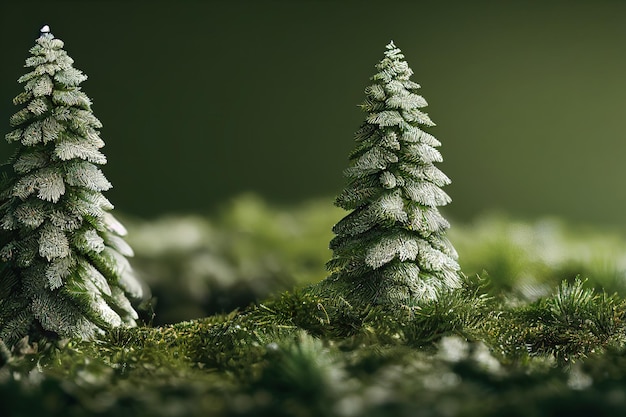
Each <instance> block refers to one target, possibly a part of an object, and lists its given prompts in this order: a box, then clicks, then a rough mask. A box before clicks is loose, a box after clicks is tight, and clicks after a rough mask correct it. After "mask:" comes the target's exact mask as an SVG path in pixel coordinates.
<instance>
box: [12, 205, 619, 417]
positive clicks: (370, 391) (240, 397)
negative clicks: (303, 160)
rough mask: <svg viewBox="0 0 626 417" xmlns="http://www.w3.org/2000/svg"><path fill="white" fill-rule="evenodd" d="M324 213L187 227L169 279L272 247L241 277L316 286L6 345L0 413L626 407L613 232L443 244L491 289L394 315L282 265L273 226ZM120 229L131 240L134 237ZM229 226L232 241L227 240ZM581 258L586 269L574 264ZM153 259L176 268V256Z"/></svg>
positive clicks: (539, 226) (175, 222) (481, 225)
mask: <svg viewBox="0 0 626 417" xmlns="http://www.w3.org/2000/svg"><path fill="white" fill-rule="evenodd" d="M233 204H239V203H233ZM325 206H326V205H322V204H320V205H319V207H318V209H316V210H311V209H310V207H313V206H308V207H306V208H305V206H302V207H300V208H297V209H295V210H294V211H293V213H292V214H288V213H289V212H288V210H287V209H279V210H272V209H271V208H270V207H269V206H267V205H265V204H258V205H257V206H256V207H257V209H258V210H260V211H261V214H259V216H257V218H262V219H264V220H263V221H255V222H252V223H251V222H250V221H247V222H246V223H245V224H246V226H245V227H243V225H242V223H241V222H240V221H239V220H237V221H235V220H233V218H230V220H229V221H226V219H227V217H228V216H226V215H224V217H219V216H217V217H216V218H218V219H219V220H217V221H216V220H213V221H212V222H210V223H209V222H208V221H206V220H204V219H202V218H199V217H198V218H195V219H194V224H196V225H198V224H199V225H204V226H203V227H206V229H203V230H205V231H206V230H212V231H213V232H211V233H209V232H207V233H206V234H205V235H203V236H204V238H203V239H206V240H202V243H197V245H196V246H194V247H193V248H189V249H188V250H185V249H183V248H179V249H177V250H178V255H177V257H176V259H175V263H176V265H183V264H184V263H185V262H189V263H195V262H196V261H197V258H203V257H204V256H206V254H208V253H212V254H215V256H216V257H219V258H220V259H221V260H222V262H224V264H228V262H237V263H238V262H240V260H242V259H243V258H241V257H240V256H239V255H237V256H230V257H229V256H222V255H225V254H228V253H229V250H230V249H233V250H236V249H234V248H235V246H237V245H234V242H240V243H242V246H244V247H246V246H247V247H252V246H254V245H253V244H252V242H256V241H260V240H263V241H264V242H265V245H264V246H263V250H259V251H258V252H254V253H252V252H251V253H250V254H249V259H248V267H250V268H253V269H254V268H257V270H258V271H263V274H265V275H267V276H270V275H271V274H270V272H269V270H268V269H265V270H263V268H264V266H267V263H266V260H267V259H268V257H271V254H272V253H280V254H282V256H283V257H284V258H277V259H283V260H284V262H283V261H281V262H280V263H281V265H282V269H281V271H283V272H285V271H302V272H303V274H302V276H309V277H310V279H308V282H307V285H302V284H301V285H297V286H296V287H295V289H293V286H294V283H295V282H296V279H295V278H294V279H293V280H292V281H289V280H288V281H285V282H284V283H283V288H284V289H287V288H291V289H289V291H285V290H283V291H282V292H279V293H278V294H279V295H276V296H273V297H268V296H263V295H262V294H263V292H259V293H257V294H256V295H255V298H256V297H258V300H259V301H254V302H252V303H249V302H247V305H240V306H239V307H238V308H234V309H233V311H232V312H229V313H225V314H213V315H209V316H207V317H206V318H202V319H197V320H187V321H184V322H180V323H176V324H169V325H161V326H157V325H153V324H144V325H143V326H139V327H137V328H130V329H115V330H112V331H110V332H108V333H106V334H105V335H103V336H102V337H100V338H98V339H97V340H96V341H93V342H81V341H78V340H66V341H65V342H64V343H62V344H47V343H45V342H43V341H40V342H39V343H38V344H34V343H32V342H31V343H29V342H28V341H27V340H24V341H22V342H21V343H19V344H18V345H17V346H16V347H15V348H14V349H13V351H10V352H9V351H8V350H7V349H2V347H1V346H0V357H1V358H3V361H4V365H3V366H2V367H1V368H0V401H1V402H2V404H3V406H4V405H6V408H7V409H8V410H10V411H9V412H8V414H7V415H8V416H11V417H12V416H24V415H46V416H64V417H66V416H71V417H86V416H94V415H95V416H133V417H137V416H138V417H143V416H146V417H147V416H168V417H169V416H177V415H180V416H203V417H205V416H264V415H268V416H269V415H271V416H283V415H284V416H287V415H289V416H320V415H324V416H338V417H343V416H346V417H350V416H357V415H358V416H366V417H369V416H386V415H420V414H428V415H433V416H451V415H452V416H528V415H535V416H552V415H560V414H562V413H564V412H570V413H571V414H572V415H580V413H579V411H581V412H589V413H590V414H588V415H599V416H602V415H607V416H608V415H619V413H621V410H623V408H624V407H626V398H625V397H624V396H623V395H622V394H621V392H622V386H623V384H624V383H625V382H626V360H625V359H624V358H626V344H625V343H624V334H626V328H625V327H626V326H625V325H624V315H625V314H626V302H625V301H624V300H625V299H624V294H626V291H624V290H623V287H620V284H619V282H620V281H619V280H618V279H617V278H619V277H620V276H621V277H622V278H623V274H622V275H620V272H619V268H618V265H619V263H618V261H619V259H618V258H617V257H616V256H613V255H611V254H612V253H618V252H619V250H618V249H619V248H623V247H624V246H626V244H625V242H624V241H622V240H619V239H617V238H616V237H615V235H614V234H606V235H605V234H603V233H602V232H599V231H586V232H577V233H573V232H572V231H571V230H575V229H571V228H568V227H566V225H564V224H561V223H557V224H556V226H555V223H553V222H550V223H546V222H537V223H522V222H513V221H509V220H506V219H502V218H499V219H491V220H484V221H481V222H477V223H475V224H473V225H456V226H455V227H454V228H453V229H454V230H455V232H454V233H453V234H452V235H451V238H452V239H453V242H454V244H455V246H456V247H457V248H458V249H459V251H462V252H463V253H464V257H463V259H464V262H466V265H468V266H467V267H465V266H464V268H465V269H466V271H468V272H470V271H472V270H473V269H477V268H479V267H480V266H481V265H482V266H484V268H485V269H487V270H488V271H489V274H481V275H484V276H485V277H487V276H488V278H485V279H481V278H478V277H477V276H476V275H472V276H469V277H465V278H464V279H463V282H462V285H461V288H458V289H454V290H449V291H442V292H441V294H440V295H439V296H438V297H437V301H432V300H431V301H428V300H423V299H419V300H408V302H406V303H404V304H402V305H401V306H397V307H395V308H388V307H385V306H384V305H378V306H372V305H369V304H365V303H359V302H358V300H356V301H355V300H350V299H346V298H345V297H342V296H340V292H339V291H340V290H339V289H338V288H336V287H334V286H326V284H324V281H320V282H318V283H313V281H319V278H321V277H320V276H319V275H323V274H324V271H323V268H321V267H320V265H321V264H322V263H323V259H324V257H325V256H327V251H324V252H322V251H319V253H318V252H316V253H314V254H311V255H310V257H309V259H312V258H313V257H314V258H316V259H317V258H319V259H320V260H321V261H320V265H317V266H310V267H309V268H310V269H308V270H307V269H306V268H307V266H306V265H307V264H308V261H307V262H304V263H299V262H298V257H299V256H300V255H299V251H295V250H293V251H291V252H290V251H288V250H285V251H282V249H283V247H284V246H289V245H290V238H289V236H288V234H287V232H285V234H284V235H281V234H280V233H279V232H278V230H280V228H279V227H276V228H275V227H274V226H275V225H277V224H278V223H279V222H281V221H285V219H299V220H303V224H307V223H306V220H305V219H306V218H307V216H309V215H314V216H315V218H316V220H314V221H313V220H310V223H308V224H309V225H311V224H314V223H315V222H318V221H320V222H321V220H319V219H323V218H325V219H326V222H327V223H329V224H331V223H332V222H333V218H334V217H335V218H336V217H337V216H338V215H339V214H340V213H338V212H337V211H336V210H334V209H328V210H327V211H325V209H324V208H323V207H325ZM257 209H254V208H249V210H252V211H254V210H257ZM281 218H282V220H279V219H281ZM214 219H215V217H214ZM188 221H189V219H182V218H180V219H175V218H170V219H169V220H168V221H167V222H162V221H157V222H155V223H156V224H158V225H159V227H158V228H157V229H159V230H162V233H163V236H168V237H171V236H173V235H174V234H173V233H171V232H169V231H168V230H167V227H165V226H164V225H165V224H166V223H167V224H170V225H172V226H175V227H176V228H179V229H180V225H181V224H186V222H188ZM266 221H267V222H266ZM126 223H127V224H128V225H129V228H130V229H131V233H130V236H133V227H135V226H134V223H133V222H132V220H131V221H127V222H126ZM546 225H551V226H550V227H547V226H546ZM141 227H144V225H141ZM231 229H232V230H233V231H237V232H233V236H234V237H233V238H232V239H233V240H231V241H230V243H227V240H226V239H224V237H226V236H228V235H229V231H230V230H231ZM313 229H314V228H313V227H312V226H311V228H310V229H309V227H308V226H306V227H304V226H303V227H302V228H300V229H298V230H299V232H298V233H300V235H299V236H301V238H302V239H310V241H311V242H313V243H315V244H313V243H311V246H312V247H316V248H317V247H319V246H322V245H323V242H324V241H325V240H326V237H324V236H321V235H318V234H316V233H313V232H312V230H313ZM242 230H246V233H241V231H242ZM272 230H273V231H272ZM307 230H309V231H310V232H311V233H312V234H311V235H307V233H308V232H307ZM451 230H452V229H451ZM290 233H293V230H292V231H291V232H290ZM268 235H272V236H274V237H273V238H272V239H269V238H267V236H268ZM496 235H497V240H498V242H499V243H498V244H495V243H494V240H496V238H495V237H493V236H496ZM472 236H476V238H475V239H474V240H472V239H471V237H472ZM146 242H148V243H145V244H146V245H148V244H149V242H150V240H149V239H146ZM607 242H608V243H607ZM585 244H587V245H588V246H585ZM133 245H134V246H135V247H136V249H137V252H138V256H139V257H140V260H141V262H140V265H143V264H144V262H145V264H148V263H150V262H149V261H150V255H149V251H148V250H147V248H146V247H142V244H137V242H133ZM548 247H549V248H550V250H549V251H548V250H546V248H548ZM583 247H586V252H585V253H586V257H581V256H578V254H579V253H581V252H576V251H577V249H576V248H583ZM538 248H543V250H542V251H540V250H539V249H538ZM607 248H611V250H612V251H614V252H611V251H608V250H607ZM218 255H219V256H218ZM518 255H519V256H518ZM155 256H160V255H155ZM290 256H293V257H294V258H293V259H291V258H289V257H290ZM603 256H604V257H605V258H608V261H607V262H608V263H610V262H615V264H614V265H615V268H612V270H613V271H614V274H613V277H614V278H609V275H608V274H606V273H604V272H605V271H607V269H606V268H607V267H606V265H607V262H605V263H599V262H597V259H602V257H603ZM288 258H289V259H288ZM305 258H306V257H305ZM520 259H521V260H522V261H524V262H521V261H520ZM611 259H612V260H613V261H611ZM526 260H530V261H532V262H530V261H529V262H528V263H526ZM156 262H157V263H158V264H160V265H167V258H165V259H164V258H159V257H157V258H156ZM494 266H500V267H501V268H500V269H498V268H493V267H494ZM318 267H319V270H317V269H316V268H318ZM138 270H139V272H140V273H145V272H146V270H145V269H142V268H141V266H139V267H138ZM176 270H177V269H176V268H172V269H168V268H164V270H163V274H164V275H162V278H163V279H164V280H166V282H164V283H161V284H158V282H157V285H156V286H153V288H155V292H156V293H157V294H165V293H167V291H168V289H169V288H171V287H172V284H171V283H170V282H171V280H172V279H173V278H175V277H176V276H175V275H173V276H172V277H168V276H167V275H166V274H167V273H172V271H176ZM233 270H235V269H233ZM576 270H581V271H584V272H585V275H586V276H588V279H587V280H586V281H585V280H580V279H579V280H576V279H575V275H570V272H567V271H576ZM196 271H197V272H198V275H197V276H192V275H191V273H190V272H189V274H190V275H189V276H187V277H186V279H185V281H183V282H184V283H185V285H188V284H189V283H196V284H198V283H201V284H202V285H204V286H206V287H207V288H212V291H221V292H220V293H219V294H220V297H227V296H231V299H230V301H228V303H229V304H232V305H236V304H237V302H238V301H237V300H243V299H245V297H241V296H240V294H238V290H241V291H247V290H246V288H248V287H245V286H239V285H237V284H236V282H237V280H238V279H239V278H237V277H238V276H239V275H237V274H234V275H232V277H233V278H232V279H233V282H234V284H233V285H229V286H228V287H227V288H228V291H226V290H225V289H222V290H219V288H220V287H219V284H217V283H215V282H213V281H211V277H209V276H207V275H206V274H204V273H202V271H201V270H196ZM316 271H317V272H316ZM503 271H509V273H511V274H513V275H514V276H516V277H519V276H526V277H527V279H526V281H525V283H524V284H523V285H521V284H520V283H519V282H517V279H516V280H511V281H509V280H508V276H504V278H503V275H502V274H503ZM316 274H319V275H316ZM316 276H317V277H318V278H315V277H316ZM557 277H560V278H559V279H558V280H557ZM241 279H244V278H243V277H242V278H241ZM607 282H609V283H610V282H613V283H614V285H608V286H607V287H608V288H611V289H615V291H617V292H616V293H615V294H614V295H609V294H608V293H605V292H604V291H603V290H602V289H601V287H604V286H605V284H606V283H607ZM510 283H512V285H510ZM303 284H304V283H303ZM178 285H179V286H180V285H181V283H179V284H178ZM272 285H278V284H277V283H276V282H275V283H273V284H272ZM192 288H194V286H192ZM175 294H177V295H179V296H180V298H178V299H176V297H174V300H173V302H172V304H169V305H162V310H161V311H164V312H166V311H167V309H168V308H178V307H176V306H180V305H185V304H188V305H191V306H192V307H193V308H197V309H198V310H201V309H202V308H203V307H202V306H201V305H200V306H199V305H198V304H197V303H199V302H197V301H196V300H195V299H194V298H193V297H191V296H188V295H186V293H183V292H179V293H175ZM194 303H196V304H194ZM157 307H158V304H157ZM590 410H593V413H591V411H590ZM3 411H4V410H3ZM3 416H4V414H3Z"/></svg>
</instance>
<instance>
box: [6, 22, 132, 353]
mask: <svg viewBox="0 0 626 417" xmlns="http://www.w3.org/2000/svg"><path fill="white" fill-rule="evenodd" d="M63 46H64V44H63V42H62V41H61V40H60V39H56V38H55V37H54V36H53V35H52V34H51V33H50V32H49V28H48V27H47V26H44V27H43V28H42V30H41V35H40V36H39V38H38V39H37V40H36V44H35V46H34V47H33V48H31V50H30V53H31V54H32V56H30V57H29V58H28V59H27V60H26V65H25V67H26V68H28V69H29V70H30V72H28V73H27V74H26V75H24V76H22V77H21V78H20V79H19V80H18V81H19V82H20V83H24V92H22V93H21V94H19V95H18V96H17V97H16V98H15V99H14V100H13V101H14V104H15V105H17V106H20V107H21V109H20V110H19V111H17V113H15V114H14V115H13V116H11V118H10V125H11V127H12V128H13V130H12V131H11V132H10V133H9V134H7V135H6V139H7V141H8V142H10V143H16V144H17V151H16V153H15V155H14V156H13V157H12V158H11V159H10V160H9V162H8V164H7V165H6V166H5V171H8V172H7V173H6V174H5V178H4V184H3V186H2V194H1V195H0V204H1V205H0V244H2V247H1V249H0V258H1V260H2V264H1V267H0V268H1V269H0V339H2V340H3V341H4V342H5V343H6V344H7V345H12V344H14V343H15V342H16V341H17V340H19V339H20V338H22V337H24V336H26V335H31V336H36V335H42V334H43V335H47V336H58V337H80V338H83V339H88V338H90V337H92V336H93V335H94V334H96V333H99V332H101V331H102V330H104V329H108V328H111V327H116V326H122V325H128V326H132V325H135V319H137V313H136V312H135V310H134V309H133V307H132V306H131V303H130V301H129V298H128V297H129V296H130V297H131V298H139V297H141V294H142V287H141V285H140V283H139V282H138V281H137V279H136V278H135V276H134V275H133V272H132V270H131V267H130V265H129V263H128V260H127V259H126V257H127V256H132V254H133V251H132V249H131V248H130V247H129V245H128V244H127V243H126V242H125V240H124V239H123V236H124V235H125V233H126V230H125V228H124V227H123V226H122V224H121V223H119V222H118V221H117V220H116V219H115V218H114V217H113V215H112V214H111V213H110V210H111V209H112V208H113V206H112V205H111V203H110V202H109V201H108V200H107V199H106V198H105V197H104V196H103V194H102V192H103V191H106V190H108V189H109V188H111V184H110V183H109V181H108V180H107V179H106V178H105V176H104V174H103V173H102V171H101V170H100V169H99V168H98V166H99V165H103V164H105V163H106V158H105V156H104V155H103V154H102V153H101V152H100V150H99V149H100V148H102V146H104V142H103V141H102V139H100V136H99V131H98V129H99V128H100V127H101V124H100V122H99V121H98V119H97V118H96V117H95V116H94V115H93V113H92V110H91V101H90V99H89V98H88V97H87V95H85V93H83V92H82V91H81V88H80V87H79V85H80V84H81V83H82V82H83V81H84V80H85V79H86V78H87V77H86V76H85V75H84V74H83V73H82V72H81V71H79V70H78V69H76V68H74V67H73V62H74V61H73V60H72V58H70V57H69V56H68V55H67V53H66V51H65V50H63Z"/></svg>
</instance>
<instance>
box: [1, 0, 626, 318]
mask: <svg viewBox="0 0 626 417" xmlns="http://www.w3.org/2000/svg"><path fill="white" fill-rule="evenodd" d="M625 17H626V2H623V1H617V0H586V1H582V0H562V1H556V0H542V1H539V0H525V1H506V2H504V1H485V0H473V1H465V0H449V1H417V0H416V1H408V0H407V1H399V0H386V1H384V2H383V1H376V2H375V1H368V0H358V1H356V0H355V1H349V0H346V1H331V0H327V1H314V0H280V1H279V0H272V1H270V0H253V1H252V0H251V1H242V0H224V1H191V0H185V1H88V2H87V1H58V0H48V1H45V2H39V1H29V0H20V1H16V0H3V1H2V2H0V49H1V50H2V65H1V66H0V120H4V123H0V134H1V135H2V136H4V134H6V133H8V131H9V124H8V119H9V117H10V115H11V114H13V113H14V112H15V111H16V108H15V107H14V106H13V105H12V103H11V100H12V98H13V97H14V96H16V95H17V94H18V93H20V92H21V91H22V88H23V87H22V85H19V84H18V83H17V82H16V81H17V79H18V78H19V77H20V76H21V75H23V74H24V73H25V69H24V68H23V64H24V60H25V59H26V58H27V57H28V56H29V52H28V50H29V48H31V47H32V46H33V45H34V40H35V39H36V38H37V37H38V35H39V29H40V28H41V26H43V25H44V24H48V25H50V27H51V29H52V33H53V34H54V35H55V36H56V37H58V38H60V39H62V40H63V41H64V42H65V49H66V51H67V52H68V53H69V55H70V56H71V57H72V58H74V60H75V66H76V67H77V68H79V69H81V70H82V71H84V72H85V73H86V74H87V75H88V76H89V79H88V80H87V81H86V82H84V83H83V84H82V87H83V90H84V91H85V92H86V93H87V95H88V96H89V97H90V98H91V99H92V100H93V102H94V105H93V110H94V113H95V115H96V116H97V117H98V118H99V119H100V120H101V121H102V122H103V124H104V128H103V129H102V131H101V136H102V138H103V139H104V141H105V142H106V147H105V149H104V153H105V154H106V155H107V157H108V159H109V162H108V164H107V165H106V166H105V167H104V172H105V174H106V175H107V177H108V178H109V180H110V181H111V182H112V183H113V185H114V188H113V189H112V190H111V191H108V192H107V193H106V195H107V197H108V198H109V199H110V200H111V201H112V202H113V203H114V204H115V205H116V213H117V214H118V216H122V218H123V220H124V222H125V224H126V225H127V226H128V227H129V229H130V231H131V233H130V235H129V241H130V243H131V244H132V246H133V247H134V248H135V250H136V252H137V257H136V259H135V261H134V265H135V266H136V268H137V269H138V271H139V272H140V273H141V274H142V276H144V277H145V280H146V281H147V282H148V283H149V284H150V286H151V287H152V289H153V294H155V295H156V297H157V298H159V304H158V306H159V307H158V308H156V310H157V312H158V314H157V316H156V317H157V323H163V322H174V321H178V320H184V319H188V318H194V317H199V316H202V315H207V314H211V313H215V312H220V311H229V310H230V309H232V308H236V307H241V306H244V305H246V304H247V303H249V302H253V301H255V300H259V299H260V298H262V297H265V296H267V295H268V294H271V293H272V292H275V291H278V290H282V289H285V288H291V287H292V286H293V285H301V284H303V283H308V282H315V281H317V280H319V279H322V278H323V277H324V275H325V271H324V262H325V261H326V260H328V259H329V257H330V252H329V251H328V249H327V243H328V241H329V239H330V238H331V237H332V235H331V232H330V228H331V227H332V224H333V223H334V222H336V221H337V220H339V219H340V218H341V217H342V216H343V215H344V214H345V213H344V212H342V211H341V210H339V209H336V208H333V207H332V200H333V198H334V196H335V195H336V194H338V193H339V191H340V190H341V189H342V188H343V186H344V183H345V181H344V179H343V177H342V171H343V170H344V168H345V167H346V166H347V156H348V153H349V152H350V151H351V150H352V149H353V147H354V142H353V132H354V131H355V130H356V129H357V128H358V127H359V125H360V124H361V123H362V121H363V120H364V117H365V114H364V113H362V112H361V111H360V110H359V109H358V107H357V105H358V104H359V103H360V102H361V101H362V100H363V98H364V93H363V90H364V88H365V87H366V86H367V85H368V84H369V77H370V76H372V75H373V74H374V73H375V68H374V65H375V64H376V63H378V62H379V61H380V59H381V58H382V56H383V52H384V50H385V45H386V44H387V43H388V42H389V41H390V40H393V41H394V42H395V43H396V45H397V46H399V47H400V48H401V49H402V50H403V52H404V53H405V55H406V58H407V61H408V63H409V65H410V66H411V68H412V69H413V70H414V72H415V75H414V77H413V79H414V81H416V82H418V83H420V84H421V85H422V93H423V95H424V97H425V98H426V100H427V101H428V102H429V107H428V108H427V111H428V113H429V114H430V116H431V118H432V119H433V120H434V121H435V123H437V126H436V127H435V128H433V129H431V130H430V132H431V133H433V134H434V135H435V136H436V137H437V138H438V139H439V140H440V141H441V142H442V143H443V146H442V148H441V151H442V154H443V157H444V162H443V163H442V164H440V165H439V166H440V168H441V169H442V170H443V171H444V172H445V173H446V174H447V175H448V176H449V177H450V178H451V179H452V185H450V186H448V187H446V188H445V191H446V192H447V193H448V194H450V196H451V197H452V199H453V202H452V204H451V205H450V206H448V207H445V208H443V209H442V211H443V212H444V215H445V216H446V217H448V218H449V219H451V220H452V221H453V228H452V229H451V239H452V241H453V243H454V244H455V246H456V248H457V250H458V252H459V253H460V255H461V264H462V267H463V270H464V272H466V273H467V274H471V273H481V272H482V271H483V270H486V271H488V273H489V276H490V277H491V278H492V280H493V282H494V283H495V284H494V285H495V286H496V287H497V288H500V289H502V288H504V289H507V290H511V289H514V290H515V291H517V293H518V294H519V295H520V296H522V297H527V298H530V299H532V298H536V297H537V296H540V295H545V292H546V291H549V289H550V288H552V287H551V286H552V285H555V284H558V282H559V281H560V280H561V279H563V278H571V277H573V276H575V275H576V274H579V273H587V274H588V275H592V276H594V277H596V281H594V282H596V283H599V284H598V285H601V286H603V287H606V288H609V289H615V290H618V291H622V290H623V291H624V292H625V293H626V259H623V258H624V256H623V254H624V253H626V243H625V242H626V241H625V240H624V236H625V235H624V233H625V232H626V216H625V215H624V213H625V211H626V192H625V191H624V178H626V163H624V156H625V155H626V140H625V136H626V135H625V129H624V125H625V123H626V116H625V114H624V111H625V110H626V86H625V84H626V83H625V82H624V78H625V74H626V54H624V45H626V25H624V19H625ZM10 153H11V148H10V146H9V145H8V144H6V143H5V142H4V141H0V155H1V156H2V158H1V159H2V160H6V159H7V158H8V157H9V155H10ZM493 212H499V213H504V217H497V216H496V217H493V216H492V217H484V215H485V213H493ZM509 216H510V217H509ZM511 218H513V219H523V220H524V221H525V222H526V223H516V222H514V221H511V220H510V219H511ZM545 218H552V219H553V220H551V221H549V222H547V223H546V222H545V221H544V220H541V219H545ZM481 219H483V220H481ZM537 219H540V220H537ZM554 219H557V220H554ZM561 222H567V224H576V225H581V226H582V225H587V226H592V228H603V230H608V232H607V233H608V234H603V235H601V236H599V237H598V235H596V234H594V233H591V234H589V232H588V231H587V232H585V233H582V232H581V233H578V232H576V233H571V232H570V231H569V229H567V230H566V228H564V227H563V225H562V223H561ZM622 249H623V250H622ZM598 277H599V278H598ZM498 286H499V287H498ZM497 288H496V289H497ZM150 308H153V307H150Z"/></svg>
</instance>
